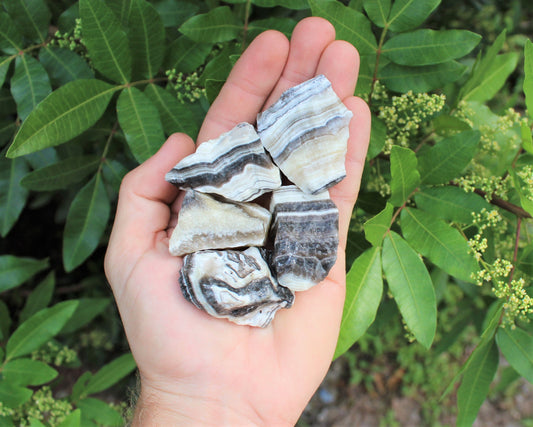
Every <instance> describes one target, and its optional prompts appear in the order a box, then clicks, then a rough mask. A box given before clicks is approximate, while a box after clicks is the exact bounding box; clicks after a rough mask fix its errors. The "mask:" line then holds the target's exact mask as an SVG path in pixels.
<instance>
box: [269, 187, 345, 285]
mask: <svg viewBox="0 0 533 427" xmlns="http://www.w3.org/2000/svg"><path fill="white" fill-rule="evenodd" d="M270 211H271V213H272V227H271V233H272V235H273V236H274V250H273V254H272V261H271V266H272V268H273V271H274V274H275V275H276V278H277V280H278V282H279V283H280V285H283V286H286V287H288V288H290V289H291V290H292V291H304V290H307V289H309V288H311V287H312V286H314V285H316V284H317V283H320V282H321V281H322V280H324V279H325V278H326V277H327V275H328V273H329V271H330V269H331V267H333V264H335V261H336V259H337V246H338V244H339V212H338V210H337V207H336V206H335V203H333V201H332V200H331V199H330V198H329V194H328V192H327V191H324V192H322V193H319V194H317V195H309V194H305V193H303V192H302V191H301V190H299V189H298V188H297V187H296V186H286V187H281V188H280V189H278V190H276V191H274V193H273V195H272V201H271V204H270Z"/></svg>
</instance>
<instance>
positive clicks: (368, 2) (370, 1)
mask: <svg viewBox="0 0 533 427" xmlns="http://www.w3.org/2000/svg"><path fill="white" fill-rule="evenodd" d="M390 4H391V0H363V7H364V8H365V12H366V14H367V15H368V17H369V18H370V20H371V21H372V22H373V23H374V24H376V25H377V26H378V27H380V28H383V27H384V26H385V24H386V23H387V18H388V17H389V13H390Z"/></svg>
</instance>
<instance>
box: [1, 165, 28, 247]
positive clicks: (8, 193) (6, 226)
mask: <svg viewBox="0 0 533 427" xmlns="http://www.w3.org/2000/svg"><path fill="white" fill-rule="evenodd" d="M28 171H29V168H28V164H27V162H26V159H6V158H4V157H0V236H2V237H5V236H7V234H8V233H9V231H10V230H11V228H12V227H13V225H15V223H16V222H17V219H18V217H19V215H20V214H21V212H22V210H23V209H24V206H25V205H26V200H27V198H28V190H27V189H26V188H24V187H22V186H21V184H20V181H21V179H22V177H23V176H25V175H26V174H27V173H28Z"/></svg>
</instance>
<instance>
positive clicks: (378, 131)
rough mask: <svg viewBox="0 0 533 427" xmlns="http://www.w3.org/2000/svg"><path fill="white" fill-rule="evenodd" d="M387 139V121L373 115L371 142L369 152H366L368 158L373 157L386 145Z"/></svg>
mask: <svg viewBox="0 0 533 427" xmlns="http://www.w3.org/2000/svg"><path fill="white" fill-rule="evenodd" d="M386 139H387V126H386V125H385V123H384V122H383V121H382V120H380V119H378V118H376V117H372V124H371V131H370V144H369V145H368V152H367V154H366V158H367V159H369V160H370V159H373V158H374V157H376V156H377V155H378V154H379V153H381V151H383V147H385V140H386Z"/></svg>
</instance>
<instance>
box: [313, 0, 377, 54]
mask: <svg viewBox="0 0 533 427" xmlns="http://www.w3.org/2000/svg"><path fill="white" fill-rule="evenodd" d="M309 5H310V6H311V12H312V13H313V15H314V16H320V17H322V18H325V19H327V20H328V21H329V22H331V23H332V24H333V26H334V27H335V31H336V37H337V39H340V40H346V41H348V42H350V43H351V44H353V45H354V46H355V47H357V50H358V51H359V53H360V54H361V55H365V54H368V53H375V52H376V50H377V43H376V38H375V37H374V34H373V33H372V30H371V28H370V21H369V20H368V19H367V17H366V16H365V15H363V14H362V13H360V12H357V11H356V10H354V9H351V8H349V7H347V6H344V5H343V4H342V3H340V2H338V1H334V0H309Z"/></svg>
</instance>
